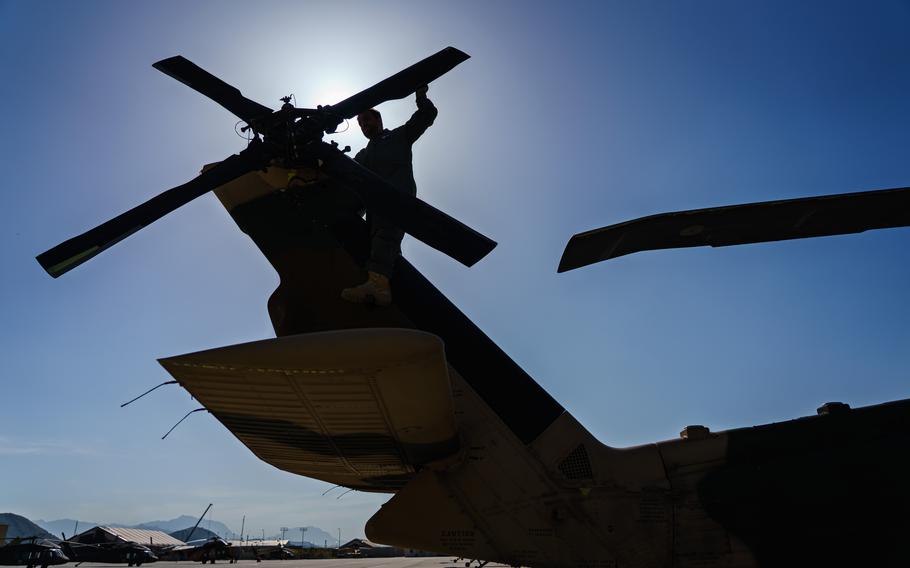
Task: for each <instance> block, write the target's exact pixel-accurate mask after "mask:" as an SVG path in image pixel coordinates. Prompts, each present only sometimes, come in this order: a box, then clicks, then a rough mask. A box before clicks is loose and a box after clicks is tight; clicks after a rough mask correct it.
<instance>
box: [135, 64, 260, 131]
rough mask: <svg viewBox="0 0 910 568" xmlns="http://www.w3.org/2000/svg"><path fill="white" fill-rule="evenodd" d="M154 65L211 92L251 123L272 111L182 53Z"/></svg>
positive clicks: (163, 71)
mask: <svg viewBox="0 0 910 568" xmlns="http://www.w3.org/2000/svg"><path fill="white" fill-rule="evenodd" d="M152 67H154V68H155V69H157V70H159V71H161V72H162V73H164V74H166V75H170V76H171V77H173V78H174V79H177V80H178V81H180V82H181V83H183V84H184V85H186V86H187V87H189V88H191V89H193V90H194V91H197V92H199V93H201V94H203V95H205V96H207V97H208V98H210V99H212V100H213V101H215V102H216V103H218V104H220V105H221V106H223V107H224V108H226V109H228V110H229V111H231V112H232V113H234V114H235V115H237V116H238V117H240V118H241V119H242V120H244V121H245V122H247V123H249V122H250V121H252V120H255V119H257V118H260V117H262V116H265V115H269V114H271V113H272V109H270V108H269V107H267V106H264V105H261V104H259V103H257V102H255V101H251V100H250V99H248V98H246V97H244V96H243V94H241V92H240V90H239V89H237V88H236V87H233V86H231V85H228V84H227V83H225V82H224V81H222V80H221V79H219V78H218V77H216V76H214V75H212V74H211V73H209V72H208V71H206V70H205V69H203V68H202V67H199V66H198V65H196V64H195V63H193V62H192V61H190V60H189V59H187V58H185V57H183V56H182V55H176V56H174V57H169V58H167V59H162V60H161V61H159V62H157V63H155V64H153V65H152Z"/></svg>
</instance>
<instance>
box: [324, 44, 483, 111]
mask: <svg viewBox="0 0 910 568" xmlns="http://www.w3.org/2000/svg"><path fill="white" fill-rule="evenodd" d="M470 57H471V56H470V55H468V54H467V53H465V52H463V51H461V50H458V49H455V48H454V47H447V48H445V49H443V50H442V51H439V52H437V53H435V54H434V55H431V56H429V57H427V58H426V59H424V60H423V61H419V62H417V63H415V64H414V65H411V66H410V67H408V68H407V69H405V70H403V71H399V72H398V73H396V74H394V75H392V76H391V77H389V78H388V79H384V80H382V81H380V82H378V83H376V84H375V85H373V86H372V87H370V88H368V89H366V90H364V91H361V92H359V93H357V94H356V95H354V96H352V97H348V98H346V99H345V100H343V101H341V102H340V103H338V104H336V105H332V107H331V112H332V113H333V114H335V115H337V116H339V117H341V118H342V119H344V118H354V117H355V116H357V115H358V114H360V113H361V112H363V111H365V110H367V109H371V108H373V107H375V106H377V105H378V104H379V103H383V102H386V101H391V100H395V99H403V98H404V97H406V96H408V95H410V94H411V93H413V92H414V91H416V90H417V88H418V87H421V86H423V85H427V84H429V83H430V82H431V81H433V80H435V79H438V78H439V77H442V76H443V75H445V74H446V73H448V72H449V71H451V70H452V69H454V68H455V66H456V65H458V64H459V63H461V62H462V61H466V60H467V59H469V58H470Z"/></svg>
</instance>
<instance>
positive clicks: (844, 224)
mask: <svg viewBox="0 0 910 568" xmlns="http://www.w3.org/2000/svg"><path fill="white" fill-rule="evenodd" d="M905 226H910V187H902V188H896V189H882V190H877V191H862V192H858V193H843V194H839V195H822V196H818V197H804V198H800V199H787V200H783V201H765V202H762V203H747V204H744V205H731V206H727V207H713V208H709V209H693V210H690V211H677V212H673V213H661V214H659V215H651V216H649V217H642V218H640V219H635V220H632V221H626V222H625V223H619V224H617V225H610V226H608V227H603V228H601V229H595V230H593V231H587V232H585V233H579V234H577V235H575V236H573V237H572V238H571V239H570V240H569V244H568V245H566V250H565V252H563V255H562V259H561V260H560V262H559V268H558V271H559V272H565V271H567V270H573V269H575V268H580V267H582V266H587V265H589V264H593V263H595V262H599V261H601V260H608V259H611V258H616V257H619V256H623V255H626V254H631V253H634V252H640V251H645V250H657V249H669V248H683V247H697V246H709V245H710V246H712V247H724V246H730V245H741V244H749V243H760V242H769V241H782V240H787V239H803V238H809V237H824V236H829V235H844V234H850V233H861V232H863V231H867V230H870V229H887V228H891V227H905Z"/></svg>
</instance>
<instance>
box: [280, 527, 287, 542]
mask: <svg viewBox="0 0 910 568" xmlns="http://www.w3.org/2000/svg"><path fill="white" fill-rule="evenodd" d="M286 532H288V528H287V527H281V540H284V533H286Z"/></svg>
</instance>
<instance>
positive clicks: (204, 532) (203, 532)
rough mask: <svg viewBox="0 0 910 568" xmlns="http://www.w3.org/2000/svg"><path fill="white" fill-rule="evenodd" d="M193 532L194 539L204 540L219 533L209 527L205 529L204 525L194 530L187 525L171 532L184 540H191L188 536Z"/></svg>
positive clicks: (178, 538)
mask: <svg viewBox="0 0 910 568" xmlns="http://www.w3.org/2000/svg"><path fill="white" fill-rule="evenodd" d="M191 532H192V537H193V540H203V539H204V540H208V539H210V538H212V537H213V536H218V535H217V534H215V533H213V532H212V531H210V530H208V529H204V528H202V527H196V530H193V527H187V528H185V529H180V530H179V531H175V532H172V533H169V534H170V535H171V536H172V537H174V538H176V539H177V540H182V541H183V542H190V540H189V538H188V537H189V536H190V533H191ZM228 536H230V535H228Z"/></svg>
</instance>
